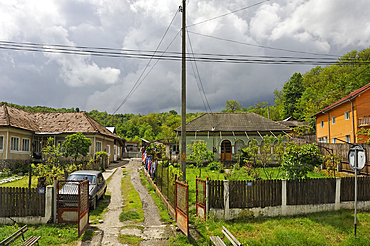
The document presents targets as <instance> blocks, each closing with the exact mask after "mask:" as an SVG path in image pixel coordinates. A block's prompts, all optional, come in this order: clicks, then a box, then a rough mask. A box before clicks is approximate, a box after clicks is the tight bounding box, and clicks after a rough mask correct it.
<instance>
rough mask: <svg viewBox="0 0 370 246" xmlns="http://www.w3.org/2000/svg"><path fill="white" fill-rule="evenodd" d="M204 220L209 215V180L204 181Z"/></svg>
mask: <svg viewBox="0 0 370 246" xmlns="http://www.w3.org/2000/svg"><path fill="white" fill-rule="evenodd" d="M205 215H206V218H207V216H208V215H209V180H208V177H207V180H206V214H205Z"/></svg>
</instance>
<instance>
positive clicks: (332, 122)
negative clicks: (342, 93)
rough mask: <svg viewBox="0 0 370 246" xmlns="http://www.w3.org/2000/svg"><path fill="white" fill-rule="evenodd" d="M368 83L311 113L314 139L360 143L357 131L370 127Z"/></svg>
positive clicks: (327, 141) (369, 85)
mask: <svg viewBox="0 0 370 246" xmlns="http://www.w3.org/2000/svg"><path fill="white" fill-rule="evenodd" d="M369 89H370V84H367V85H365V86H363V87H361V88H360V89H358V90H356V91H354V92H352V93H350V94H349V95H347V96H346V97H343V98H342V99H340V100H339V101H337V102H335V103H333V104H332V105H330V106H328V107H326V108H324V109H323V110H321V111H320V112H317V113H316V114H314V115H313V117H316V141H317V142H324V143H343V142H344V141H345V142H348V143H361V142H364V141H365V140H366V137H363V136H360V138H364V139H363V140H361V141H359V137H358V136H357V132H358V130H359V129H360V128H369V127H370V90H369Z"/></svg>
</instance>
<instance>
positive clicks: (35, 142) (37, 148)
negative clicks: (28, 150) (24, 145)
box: [32, 140, 42, 153]
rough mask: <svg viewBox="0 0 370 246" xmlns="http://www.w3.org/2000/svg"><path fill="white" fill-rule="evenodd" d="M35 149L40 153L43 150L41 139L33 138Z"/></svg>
mask: <svg viewBox="0 0 370 246" xmlns="http://www.w3.org/2000/svg"><path fill="white" fill-rule="evenodd" d="M32 145H33V149H32V150H33V151H35V152H36V153H40V152H41V149H42V148H41V144H40V141H39V140H33V144H32Z"/></svg>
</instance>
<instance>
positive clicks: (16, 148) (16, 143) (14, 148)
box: [10, 137, 19, 151]
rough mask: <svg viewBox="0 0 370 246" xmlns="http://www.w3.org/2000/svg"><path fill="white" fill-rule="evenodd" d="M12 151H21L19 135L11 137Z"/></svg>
mask: <svg viewBox="0 0 370 246" xmlns="http://www.w3.org/2000/svg"><path fill="white" fill-rule="evenodd" d="M14 141H16V142H15V143H14ZM10 151H19V137H10Z"/></svg>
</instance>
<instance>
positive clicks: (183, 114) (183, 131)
mask: <svg viewBox="0 0 370 246" xmlns="http://www.w3.org/2000/svg"><path fill="white" fill-rule="evenodd" d="M185 8H186V0H182V70H181V171H182V180H183V181H184V182H185V181H186V52H185V51H186V49H185V41H186V38H185V37H186V30H185V27H186V11H185Z"/></svg>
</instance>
